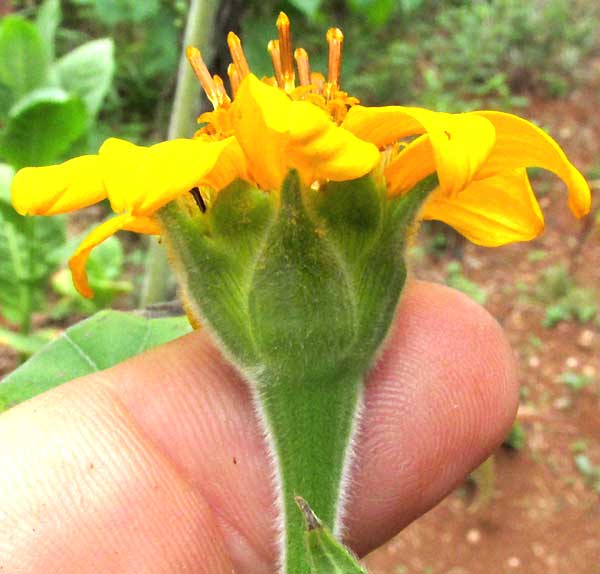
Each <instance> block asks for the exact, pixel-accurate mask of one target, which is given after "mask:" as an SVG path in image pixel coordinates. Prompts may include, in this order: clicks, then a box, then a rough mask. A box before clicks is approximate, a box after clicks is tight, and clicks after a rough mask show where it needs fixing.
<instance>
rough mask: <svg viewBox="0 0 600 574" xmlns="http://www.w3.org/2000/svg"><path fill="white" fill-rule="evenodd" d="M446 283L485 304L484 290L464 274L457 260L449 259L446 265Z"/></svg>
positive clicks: (485, 295)
mask: <svg viewBox="0 0 600 574" xmlns="http://www.w3.org/2000/svg"><path fill="white" fill-rule="evenodd" d="M446 284H447V285H448V286H449V287H452V288H453V289H456V290H457V291H461V292H462V293H464V294H465V295H467V296H469V297H470V298H471V299H473V301H476V302H477V303H479V304H480V305H485V303H486V301H487V293H486V291H485V290H484V289H483V288H482V287H480V286H479V285H477V283H474V282H473V281H471V280H470V279H467V278H466V277H465V276H464V274H463V269H462V265H461V264H460V262H458V261H451V262H450V263H448V265H446Z"/></svg>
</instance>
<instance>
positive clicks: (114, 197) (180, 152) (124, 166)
mask: <svg viewBox="0 0 600 574" xmlns="http://www.w3.org/2000/svg"><path fill="white" fill-rule="evenodd" d="M100 158H101V161H102V169H103V174H104V178H105V182H106V188H107V190H108V197H109V199H110V202H111V205H112V208H113V210H114V211H116V212H123V211H128V212H131V213H132V214H134V215H150V214H152V213H154V212H155V211H156V210H157V209H159V208H161V207H162V206H163V205H165V204H166V203H168V202H169V201H171V200H173V199H175V198H176V197H178V196H179V195H181V194H183V193H186V192H188V191H189V190H190V189H192V188H194V187H197V186H202V185H211V186H218V187H217V189H219V188H221V187H225V186H226V185H228V184H229V183H231V182H232V181H233V180H234V179H236V178H237V177H240V176H243V174H245V162H244V156H243V154H242V151H241V149H240V147H239V145H238V143H237V142H236V141H235V138H233V137H230V138H227V139H224V140H221V141H206V140H199V139H195V140H194V139H175V140H171V141H166V142H161V143H159V144H156V145H153V146H151V147H149V148H144V147H140V146H136V145H134V144H131V143H129V142H126V141H123V140H118V139H114V138H113V139H109V140H107V141H106V142H104V144H103V145H102V147H101V148H100Z"/></svg>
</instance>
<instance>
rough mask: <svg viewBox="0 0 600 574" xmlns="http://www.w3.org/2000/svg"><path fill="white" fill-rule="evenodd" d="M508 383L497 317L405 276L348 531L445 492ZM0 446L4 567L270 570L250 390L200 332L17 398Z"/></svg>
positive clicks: (418, 508)
mask: <svg viewBox="0 0 600 574" xmlns="http://www.w3.org/2000/svg"><path fill="white" fill-rule="evenodd" d="M517 396H518V395H517V384H516V376H515V369H514V362H513V357H512V352H511V350H510V348H509V347H508V345H507V343H506V340H505V338H504V335H503V333H502V330H501V328H500V327H499V325H498V324H497V323H496V322H495V321H494V319H492V318H491V316H490V315H489V314H488V313H487V312H486V311H485V310H483V309H482V308H481V307H479V306H477V305H476V304H475V303H473V302H472V301H470V300H469V299H467V298H466V297H465V296H463V295H461V294H460V293H457V292H456V291H453V290H451V289H448V288H446V287H443V286H440V285H434V284H429V283H421V282H416V281H412V282H410V284H409V286H408V287H407V288H406V290H405V293H404V295H403V298H402V301H401V303H400V307H399V310H398V313H397V317H396V321H395V323H394V326H393V328H392V331H391V333H390V336H389V338H388V340H387V341H386V344H385V349H384V351H383V353H382V355H381V357H380V358H379V360H378V362H377V365H376V366H375V367H374V369H373V371H372V373H371V375H370V376H369V378H368V383H367V389H366V395H365V409H364V412H363V416H362V420H361V426H360V434H359V436H358V439H357V448H356V457H355V460H354V464H353V471H352V478H351V490H350V494H349V499H348V502H347V521H346V522H347V526H348V528H347V538H346V542H347V543H348V544H350V545H351V547H352V548H353V549H354V550H355V551H356V552H358V553H359V554H361V555H363V554H365V553H367V552H369V551H370V550H372V549H374V548H376V547H378V546H379V545H381V544H382V543H383V542H384V541H385V540H387V539H389V538H390V537H391V536H393V535H394V534H395V533H397V532H398V531H399V530H400V529H401V528H403V527H404V526H406V525H407V524H408V523H409V522H411V521H412V520H414V519H415V518H416V517H417V516H419V515H420V514H422V513H423V512H425V511H426V510H427V509H429V508H431V507H432V506H433V505H435V504H436V503H437V502H438V501H439V500H440V499H441V498H443V497H444V496H445V495H446V494H447V493H448V492H450V491H451V490H452V489H453V488H455V487H456V486H457V485H458V484H459V483H460V481H461V480H463V478H464V477H465V476H466V475H467V473H468V472H469V471H470V470H471V469H473V468H475V467H476V466H477V465H478V464H479V463H481V462H482V461H483V460H484V459H485V458H486V457H487V456H488V455H489V454H490V453H491V452H492V450H493V449H494V448H495V447H496V446H498V444H499V443H500V442H501V441H502V439H503V437H504V436H505V434H506V432H507V431H508V429H509V428H510V424H511V422H512V420H513V417H514V414H515V410H516V406H517ZM0 445H1V447H0V469H1V471H0V573H2V572H6V573H10V574H65V573H69V574H87V573H90V574H91V573H94V574H97V573H98V572H110V573H111V574H141V573H144V574H159V573H160V574H167V573H168V574H179V573H194V574H197V573H207V574H221V573H228V574H230V573H232V572H240V573H243V574H267V573H273V572H275V567H274V560H275V554H276V546H275V542H274V541H275V540H276V533H275V532H274V527H273V524H274V522H275V517H276V512H275V506H274V502H273V501H274V491H273V488H272V484H271V481H270V479H269V478H270V475H271V471H270V469H269V463H268V458H267V454H266V450H265V447H264V443H263V441H262V438H261V433H260V430H259V428H258V426H257V421H256V417H255V415H254V411H253V408H252V404H251V400H250V394H249V392H248V389H247V388H246V387H245V385H244V383H243V382H242V380H241V379H240V377H239V376H238V375H237V374H236V372H235V371H234V370H233V368H232V367H231V366H229V365H228V364H227V362H226V361H225V360H224V359H223V358H222V357H221V356H220V354H219V352H218V351H217V349H216V348H215V346H214V345H213V343H212V342H211V340H210V337H209V335H208V334H207V333H206V332H204V331H196V332H194V333H192V334H190V335H188V336H186V337H184V338H182V339H179V340H177V341H174V342H172V343H169V344H167V345H164V346H162V347H160V348H157V349H154V350H152V351H150V352H148V353H145V354H144V355H141V356H138V357H135V358H133V359H131V360H129V361H127V362H125V363H122V364H120V365H117V366H116V367H113V368H112V369H109V370H107V371H103V372H101V373H97V374H94V375H91V376H88V377H84V378H81V379H78V380H76V381H72V382H70V383H67V384H65V385H62V386H61V387H58V388H57V389H54V390H52V391H50V392H48V393H45V394H43V395H41V396H39V397H36V398H35V399H32V400H30V401H27V402H26V403H23V404H22V405H19V406H18V407H15V408H14V409H11V410H10V411H8V412H6V413H5V414H3V415H2V416H0Z"/></svg>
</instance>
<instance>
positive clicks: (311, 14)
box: [289, 0, 321, 20]
mask: <svg viewBox="0 0 600 574" xmlns="http://www.w3.org/2000/svg"><path fill="white" fill-rule="evenodd" d="M289 3H290V4H291V5H292V6H293V7H294V8H296V9H297V10H299V11H300V12H302V13H303V14H304V15H305V16H307V17H308V18H310V19H311V20H314V19H315V18H316V16H317V14H318V13H319V8H320V7H321V0H289Z"/></svg>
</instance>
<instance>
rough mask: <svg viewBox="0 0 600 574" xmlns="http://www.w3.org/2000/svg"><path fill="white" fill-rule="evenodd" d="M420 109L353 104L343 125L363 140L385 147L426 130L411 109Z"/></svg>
mask: <svg viewBox="0 0 600 574" xmlns="http://www.w3.org/2000/svg"><path fill="white" fill-rule="evenodd" d="M418 109H419V108H409V107H403V106H383V107H374V108H368V107H366V106H352V107H351V108H350V110H349V111H348V113H347V114H346V117H345V118H344V121H343V123H342V127H343V128H345V129H347V130H348V131H351V132H352V133H353V134H354V135H355V136H356V137H358V138H360V139H361V140H364V141H368V142H371V143H373V144H375V145H376V146H377V147H383V146H386V145H389V144H392V143H394V142H395V141H398V140H399V139H402V138H405V137H408V136H414V135H418V134H422V133H424V132H425V127H424V126H423V124H421V122H419V121H418V119H417V118H415V117H414V116H413V115H412V114H411V113H410V110H418ZM421 111H423V112H426V111H427V110H421ZM430 113H433V112H430Z"/></svg>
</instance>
